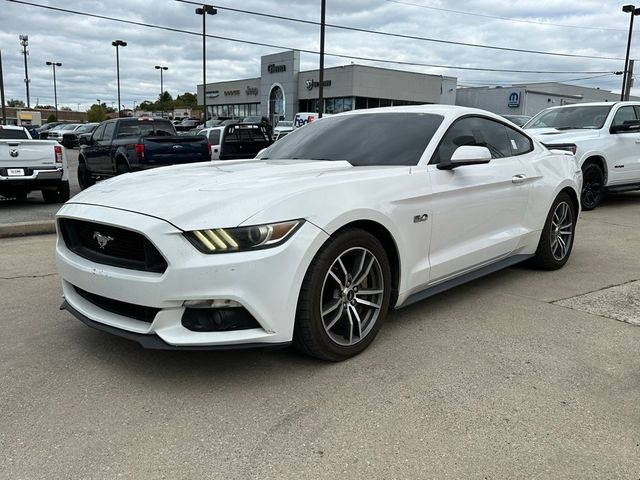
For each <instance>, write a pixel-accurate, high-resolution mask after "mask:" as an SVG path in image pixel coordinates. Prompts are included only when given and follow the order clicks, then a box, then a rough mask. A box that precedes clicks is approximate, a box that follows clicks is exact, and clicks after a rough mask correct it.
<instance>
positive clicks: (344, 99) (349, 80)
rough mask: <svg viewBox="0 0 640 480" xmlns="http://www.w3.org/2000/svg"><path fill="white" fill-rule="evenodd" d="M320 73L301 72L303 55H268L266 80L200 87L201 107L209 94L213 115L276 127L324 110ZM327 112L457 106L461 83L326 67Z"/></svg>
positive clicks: (384, 71)
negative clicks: (261, 120)
mask: <svg viewBox="0 0 640 480" xmlns="http://www.w3.org/2000/svg"><path fill="white" fill-rule="evenodd" d="M318 77H319V74H318V70H308V71H304V72H301V71H300V52H299V51H296V50H290V51H286V52H282V53H276V54H273V55H265V56H263V57H262V58H261V61H260V77H258V78H247V79H244V80H232V81H226V82H216V83H207V86H206V89H205V88H203V86H202V84H200V85H198V104H199V105H204V102H203V94H204V91H205V90H206V95H207V110H208V112H209V115H213V116H217V117H245V116H250V115H262V116H265V117H268V118H269V120H270V121H271V123H272V124H273V125H275V124H276V123H277V122H278V121H279V120H292V119H293V116H294V115H295V114H296V112H315V111H318V108H317V107H318V87H319V86H320V83H319V78H318ZM323 83H324V92H323V96H324V112H325V113H340V112H345V111H348V110H355V109H363V108H375V107H387V106H393V105H416V104H424V103H443V104H450V105H453V104H455V102H456V86H457V79H456V78H455V77H445V76H441V75H428V74H423V73H413V72H405V71H400V70H391V69H386V68H376V67H369V66H364V65H354V64H351V65H344V66H340V67H331V68H325V69H324V82H323Z"/></svg>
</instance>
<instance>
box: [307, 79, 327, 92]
mask: <svg viewBox="0 0 640 480" xmlns="http://www.w3.org/2000/svg"><path fill="white" fill-rule="evenodd" d="M304 85H305V87H307V90H313V89H314V88H318V87H319V86H320V82H317V81H315V80H307V81H306V82H304ZM322 85H323V86H325V87H330V86H331V80H325V81H324V82H322Z"/></svg>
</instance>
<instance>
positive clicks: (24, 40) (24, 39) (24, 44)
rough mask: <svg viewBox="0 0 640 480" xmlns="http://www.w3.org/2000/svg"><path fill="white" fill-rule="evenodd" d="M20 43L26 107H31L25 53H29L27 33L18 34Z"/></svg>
mask: <svg viewBox="0 0 640 480" xmlns="http://www.w3.org/2000/svg"><path fill="white" fill-rule="evenodd" d="M19 38H20V45H22V54H23V55H24V84H25V85H26V87H27V108H31V102H30V101H29V70H28V69H27V55H29V50H27V47H28V46H29V35H20V37H19Z"/></svg>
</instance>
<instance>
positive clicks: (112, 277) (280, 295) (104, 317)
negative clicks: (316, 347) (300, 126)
mask: <svg viewBox="0 0 640 480" xmlns="http://www.w3.org/2000/svg"><path fill="white" fill-rule="evenodd" d="M58 217H65V218H75V219H79V220H89V221H92V222H96V223H102V224H107V225H112V226H118V227H120V228H125V229H128V230H132V231H136V232H139V233H142V234H143V235H145V236H146V237H147V238H148V239H149V240H150V241H151V242H152V243H153V244H154V245H155V247H156V248H157V249H158V250H159V251H160V253H161V254H162V255H163V256H164V257H165V259H166V260H167V268H166V270H165V271H164V272H163V273H155V272H143V271H138V270H131V269H126V268H121V267H116V266H110V265H104V264H99V263H95V262H93V261H91V260H88V259H86V258H83V257H81V256H79V255H77V254H75V253H73V252H72V251H71V250H69V249H68V248H67V246H66V244H65V242H64V239H63V238H62V236H61V235H58V239H57V245H56V261H57V266H58V271H59V273H60V276H61V278H62V289H63V295H64V299H65V304H64V305H65V308H66V309H67V310H68V311H70V312H71V313H73V314H74V315H75V316H76V317H77V318H79V319H80V320H82V321H83V322H84V323H87V324H89V325H91V326H94V327H96V328H100V329H101V330H106V331H109V332H110V333H114V334H116V335H120V336H124V337H126V338H129V339H132V340H135V341H137V342H138V343H140V344H141V345H143V346H145V347H147V348H182V347H187V348H188V349H193V348H196V349H204V348H206V349H210V348H240V347H242V348H249V347H256V346H280V345H284V344H288V343H289V342H291V340H292V337H293V327H294V320H295V313H296V306H297V300H298V293H299V291H300V287H301V285H302V281H303V278H304V275H305V273H306V271H307V268H308V266H309V264H310V262H311V260H312V258H313V256H314V255H315V252H316V251H317V250H318V249H319V248H320V246H321V245H322V243H324V241H325V240H326V238H327V235H326V234H325V233H324V232H323V231H322V230H320V229H319V228H317V227H315V226H314V225H312V224H310V223H309V222H306V223H305V224H304V225H303V226H302V227H301V228H300V229H299V230H298V231H297V232H296V233H295V234H294V235H293V236H292V238H290V239H289V240H288V241H287V242H285V243H284V244H282V245H280V246H278V247H275V248H270V249H264V250H257V251H252V252H240V253H227V254H217V255H206V254H202V253H200V252H198V251H197V250H196V249H195V248H194V247H193V246H192V245H191V244H190V243H189V241H188V240H187V239H186V238H185V237H184V236H183V234H182V233H183V232H182V231H181V230H179V229H178V228H176V227H175V226H173V225H171V224H169V223H167V222H165V221H163V220H160V219H157V218H153V217H148V216H146V215H141V214H137V213H132V212H128V211H122V210H117V209H112V208H107V207H99V206H93V205H81V204H66V205H65V206H63V208H62V209H61V210H60V211H59V213H58ZM214 226H215V225H214ZM76 288H78V289H81V290H84V291H87V292H90V293H92V294H94V295H98V296H101V297H105V298H108V299H112V300H115V301H118V302H125V303H129V304H134V305H137V306H144V307H151V308H155V309H158V312H157V314H155V316H154V317H153V319H152V321H150V322H147V321H141V320H137V319H134V318H130V317H127V316H123V315H120V314H118V313H115V312H114V311H108V310H105V309H104V308H101V307H99V306H98V305H96V304H95V303H92V302H90V301H88V300H87V299H86V298H85V297H83V296H81V295H80V294H79V293H78V291H77V290H76ZM194 300H232V301H235V302H238V303H240V304H241V305H242V306H243V307H244V308H245V309H246V310H247V311H248V312H249V313H250V314H251V316H253V318H255V320H256V321H257V323H258V324H259V328H249V329H243V330H227V331H217V332H211V331H207V332H203V331H200V332H196V331H193V330H189V329H187V328H185V326H183V324H182V317H183V314H184V312H185V307H184V302H185V301H194Z"/></svg>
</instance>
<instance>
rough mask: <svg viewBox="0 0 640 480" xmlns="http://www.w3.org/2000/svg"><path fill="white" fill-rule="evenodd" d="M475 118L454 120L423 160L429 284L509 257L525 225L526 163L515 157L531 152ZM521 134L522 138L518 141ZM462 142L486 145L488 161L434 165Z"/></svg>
mask: <svg viewBox="0 0 640 480" xmlns="http://www.w3.org/2000/svg"><path fill="white" fill-rule="evenodd" d="M509 130H512V129H511V128H510V127H507V126H505V125H504V124H502V123H500V122H498V121H496V120H492V119H489V118H487V117H481V116H466V117H462V118H460V119H458V120H457V121H456V122H454V123H453V124H452V125H451V127H449V130H448V131H447V132H446V133H445V135H444V136H443V138H442V140H441V142H440V144H439V145H438V147H437V149H436V151H435V153H434V155H433V157H432V159H431V161H430V164H429V167H428V168H429V175H430V180H431V188H432V191H433V195H432V203H431V212H432V230H431V232H432V233H431V242H430V247H429V260H430V263H431V283H437V282H440V281H444V280H447V279H449V278H452V277H454V276H457V275H460V274H462V273H464V272H465V271H468V270H472V269H475V268H479V267H481V266H483V265H487V264H490V263H493V262H496V261H499V260H500V259H503V258H506V257H507V256H509V255H510V254H511V253H512V252H513V251H514V250H515V249H516V247H517V246H518V243H519V241H520V239H521V237H522V236H523V235H524V234H525V233H526V231H527V229H526V228H525V226H524V225H523V223H524V219H525V213H526V208H527V204H528V199H529V191H530V183H529V181H528V179H529V178H531V177H532V173H533V172H532V167H531V166H529V165H527V163H526V162H525V161H523V160H522V158H521V155H522V154H525V153H527V152H530V151H532V150H533V143H532V142H531V140H530V139H529V138H528V137H526V136H525V135H523V134H521V133H519V132H516V131H515V130H513V131H514V132H516V133H518V135H519V136H520V137H515V136H514V135H511V136H510V135H509V132H508V131H509ZM522 138H524V139H525V141H524V142H523V141H521V139H522ZM463 145H475V146H483V147H487V148H488V149H489V151H490V152H491V157H492V159H491V161H490V162H489V163H486V164H479V165H465V166H460V167H457V168H454V169H451V170H440V169H438V163H440V161H441V160H448V159H450V158H451V156H452V155H453V152H454V151H455V150H456V149H457V148H458V147H460V146H463Z"/></svg>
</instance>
